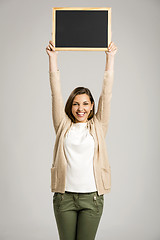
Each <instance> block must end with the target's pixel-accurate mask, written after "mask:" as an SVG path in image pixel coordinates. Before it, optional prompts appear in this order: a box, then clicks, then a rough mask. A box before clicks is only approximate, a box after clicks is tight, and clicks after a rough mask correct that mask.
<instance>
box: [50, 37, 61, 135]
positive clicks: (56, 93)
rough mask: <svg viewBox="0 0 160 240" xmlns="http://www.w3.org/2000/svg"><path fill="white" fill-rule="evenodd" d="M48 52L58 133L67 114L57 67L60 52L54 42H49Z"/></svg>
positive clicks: (53, 109) (55, 124)
mask: <svg viewBox="0 0 160 240" xmlns="http://www.w3.org/2000/svg"><path fill="white" fill-rule="evenodd" d="M46 52H47V54H48V56H49V79H50V87H51V96H52V118H53V125H54V128H55V132H56V133H57V131H58V127H59V124H60V123H61V120H62V119H63V117H64V115H65V112H64V103H63V98H62V92H61V84H60V71H59V70H58V67H57V55H58V52H57V51H55V49H54V45H53V42H52V41H49V45H48V46H47V47H46Z"/></svg>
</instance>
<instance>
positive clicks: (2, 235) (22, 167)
mask: <svg viewBox="0 0 160 240" xmlns="http://www.w3.org/2000/svg"><path fill="white" fill-rule="evenodd" d="M52 7H112V41H113V42H114V43H115V44H116V45H117V47H118V52H117V54H116V56H115V68H114V71H115V75H114V76H115V77H114V85H113V95H112V102H111V117H110V124H109V130H108V134H107V137H106V143H107V149H108V155H109V161H110V165H111V169H112V190H111V193H110V194H106V195H105V203H104V204H105V206H104V212H103V215H102V218H101V222H100V225H99V228H98V232H97V236H96V239H97V240H98V239H99V240H106V239H109V240H117V239H119V240H120V239H122V240H128V239H130V240H132V239H133V240H135V239H136V240H158V239H160V229H159V225H158V222H160V217H159V216H160V211H159V202H160V187H159V165H160V164H159V160H160V156H159V155H160V154H159V141H160V134H159V133H160V131H159V122H160V119H159V116H160V114H159V87H160V84H159V71H158V65H159V42H160V31H159V22H160V14H159V11H160V1H158V0H150V1H149V0H148V1H147V0H146V1H143V0H141V1H140V0H139V1H135V0H134V1H127V0H121V1H119V0H112V1H103V0H99V1H96V0H94V1H93V0H92V1H89V0H88V1H86V0H83V1H73V0H72V1H71V0H69V1H58V0H57V1H49V0H43V1H42V0H41V1H40V0H35V1H33V0H32V1H31V0H28V1H22V0H21V1H20V0H17V1H16V0H13V1H11V0H7V1H5V0H3V1H2V0H1V1H0V25H1V44H0V57H1V62H0V65H1V80H0V97H1V100H0V106H1V118H0V120H1V124H0V126H1V129H0V131H1V137H0V139H1V144H0V145H1V149H0V153H1V161H0V162H1V165H0V169H1V174H0V194H1V196H0V199H1V203H0V212H1V214H0V216H1V218H0V229H1V230H0V239H3V240H4V239H5V240H8V239H12V240H14V239H15V240H19V239H23V240H28V239H30V240H37V239H38V240H39V239H47V240H49V239H58V232H57V227H56V222H55V218H54V216H53V210H52V195H53V194H52V193H51V192H50V168H51V164H52V155H53V146H54V141H55V132H54V129H53V123H52V115H51V114H52V113H51V91H50V85H49V74H48V66H49V64H48V55H47V53H46V51H45V48H46V46H47V45H48V42H49V40H51V32H52ZM58 66H59V69H60V71H61V82H62V92H63V97H64V101H66V100H67V98H68V95H69V94H70V92H71V91H72V90H73V88H75V87H77V86H86V87H89V88H90V90H91V91H92V93H93V95H94V98H95V101H96V109H97V102H98V98H99V95H100V91H101V86H102V80H103V73H104V68H105V53H104V52H85V51H83V52H78V51H77V52H76V51H75V52H72V51H71V52H69V51H67V52H66V51H64V52H59V55H58Z"/></svg>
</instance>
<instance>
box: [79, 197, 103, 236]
mask: <svg viewBox="0 0 160 240" xmlns="http://www.w3.org/2000/svg"><path fill="white" fill-rule="evenodd" d="M87 205H88V210H87V209H86V208H85V211H84V210H82V211H80V212H79V215H78V218H77V238H76V240H82V239H83V240H94V239H95V236H96V232H97V229H98V225H99V223H100V219H101V216H102V212H103V205H104V196H103V195H101V196H98V195H96V197H95V195H93V194H92V195H90V196H88V200H87Z"/></svg>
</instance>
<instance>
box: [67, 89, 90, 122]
mask: <svg viewBox="0 0 160 240" xmlns="http://www.w3.org/2000/svg"><path fill="white" fill-rule="evenodd" d="M80 94H87V95H88V96H89V98H90V101H91V104H92V103H94V99H93V96H92V94H91V92H90V90H89V89H88V88H85V87H77V88H75V89H74V90H73V91H72V92H71V94H70V96H69V97H68V100H67V102H66V105H65V113H66V114H67V115H68V117H69V118H70V119H71V120H72V122H75V117H74V116H73V114H72V103H73V100H74V98H75V96H76V95H80ZM94 114H95V104H93V108H92V110H91V112H90V114H89V116H88V120H90V119H91V118H92V117H93V116H94Z"/></svg>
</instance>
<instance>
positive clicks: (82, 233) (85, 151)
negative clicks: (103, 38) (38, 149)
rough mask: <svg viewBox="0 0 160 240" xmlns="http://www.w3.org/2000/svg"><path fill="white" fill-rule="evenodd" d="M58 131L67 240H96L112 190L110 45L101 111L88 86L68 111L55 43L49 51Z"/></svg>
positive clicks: (54, 187)
mask: <svg viewBox="0 0 160 240" xmlns="http://www.w3.org/2000/svg"><path fill="white" fill-rule="evenodd" d="M46 51H47V53H48V55H49V76H50V86H51V92H52V118H53V124H54V128H55V132H56V141H55V146H54V156H53V164H52V168H51V191H52V192H55V194H54V195H53V209H54V214H55V218H56V221H57V226H58V232H59V236H60V239H61V240H74V239H79V240H93V239H95V235H96V232H97V228H98V225H99V222H100V219H101V215H102V212H103V203H104V202H103V195H104V194H105V193H109V192H110V189H111V168H110V164H109V161H108V154H107V149H106V141H105V136H106V133H107V130H108V123H109V117H110V102H111V98H112V85H113V63H114V55H115V53H116V51H117V48H116V46H115V44H114V43H113V42H111V43H110V45H109V47H108V51H107V52H105V53H106V66H105V72H104V78H103V84H102V92H101V95H100V97H99V102H98V110H97V112H96V113H95V102H94V99H93V96H92V94H91V92H90V90H89V89H88V88H85V87H77V88H75V89H74V90H73V91H72V92H71V94H70V96H69V98H68V100H67V102H66V105H65V108H64V105H63V98H62V93H61V87H60V71H59V70H58V68H57V52H56V51H55V49H54V46H53V42H52V41H50V42H49V46H48V47H47V48H46Z"/></svg>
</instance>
